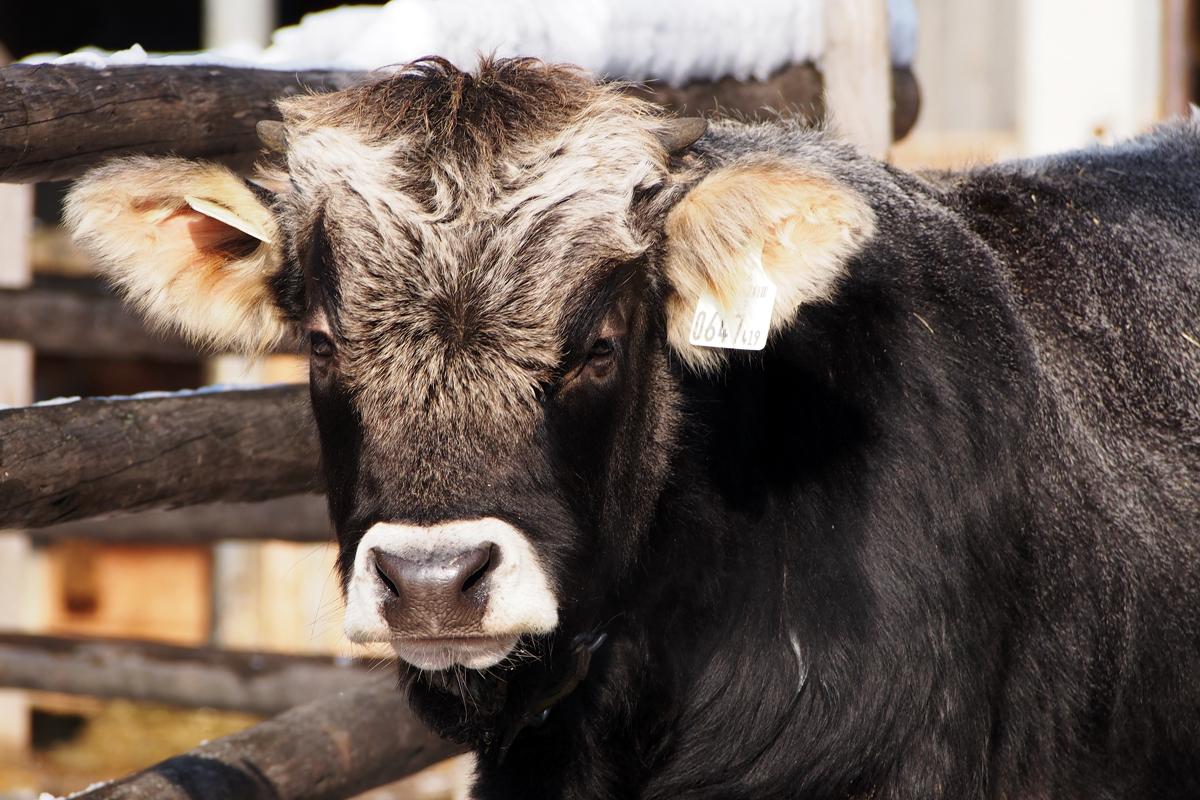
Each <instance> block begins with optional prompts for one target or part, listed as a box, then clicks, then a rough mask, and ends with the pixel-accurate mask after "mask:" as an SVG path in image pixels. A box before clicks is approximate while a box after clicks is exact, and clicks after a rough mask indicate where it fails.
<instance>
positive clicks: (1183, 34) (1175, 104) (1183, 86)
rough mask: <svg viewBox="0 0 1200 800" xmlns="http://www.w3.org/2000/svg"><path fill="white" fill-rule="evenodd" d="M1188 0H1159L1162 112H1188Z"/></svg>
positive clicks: (1190, 24)
mask: <svg viewBox="0 0 1200 800" xmlns="http://www.w3.org/2000/svg"><path fill="white" fill-rule="evenodd" d="M1191 32H1192V2H1191V0H1163V24H1162V38H1163V59H1162V60H1163V87H1162V95H1163V99H1162V105H1163V113H1164V114H1165V115H1167V116H1178V115H1182V114H1186V113H1188V106H1189V105H1190V104H1191V102H1192V60H1191V53H1190V52H1189V48H1190V45H1191Z"/></svg>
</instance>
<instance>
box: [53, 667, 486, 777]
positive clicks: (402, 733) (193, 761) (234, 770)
mask: <svg viewBox="0 0 1200 800" xmlns="http://www.w3.org/2000/svg"><path fill="white" fill-rule="evenodd" d="M394 680H395V679H394V678H393V677H391V676H387V677H381V678H380V680H379V685H378V688H374V687H373V688H363V689H356V690H353V691H350V692H345V693H343V694H340V695H338V696H336V697H331V698H325V699H322V700H318V701H316V702H314V703H311V704H309V705H306V706H300V707H298V708H294V709H292V710H291V711H287V712H284V713H283V714H280V715H279V716H277V717H274V718H272V719H270V720H267V721H266V722H264V723H262V724H260V725H255V726H254V727H252V728H247V729H246V730H244V731H241V732H239V733H235V734H233V735H231V736H225V737H223V738H221V739H217V740H216V741H213V742H210V743H208V744H205V745H201V746H200V747H197V748H196V749H194V750H190V751H188V752H187V753H184V754H182V755H179V756H175V757H174V758H169V759H167V760H166V761H163V762H161V763H159V764H156V765H154V766H152V767H149V768H148V769H145V770H142V771H141V772H137V773H134V774H133V775H130V776H129V777H126V778H122V779H121V780H118V781H113V782H112V783H108V784H105V785H103V786H101V787H98V788H96V789H92V790H91V791H88V792H82V793H80V794H77V795H73V797H74V798H76V800H301V799H303V800H344V798H349V797H353V796H354V795H356V794H359V793H361V792H364V791H366V790H368V789H372V788H375V787H377V786H382V785H383V784H385V783H390V782H392V781H395V780H399V779H400V778H403V777H406V776H408V775H412V774H414V773H416V772H418V771H420V770H421V769H424V768H425V767H428V766H430V765H432V764H436V763H437V762H439V761H444V760H445V759H447V758H449V757H451V756H454V755H456V754H458V753H461V752H462V751H463V748H462V747H461V746H458V745H454V744H451V743H449V742H446V741H443V740H441V739H438V738H437V737H435V736H434V735H433V734H432V733H429V731H427V730H426V729H425V727H424V726H423V725H421V723H420V722H418V721H416V720H415V719H414V718H413V717H412V715H411V713H410V712H409V710H408V703H407V701H406V700H405V699H404V697H403V696H402V695H401V694H400V693H398V692H396V691H395V690H394V689H393V688H392V683H393V682H394Z"/></svg>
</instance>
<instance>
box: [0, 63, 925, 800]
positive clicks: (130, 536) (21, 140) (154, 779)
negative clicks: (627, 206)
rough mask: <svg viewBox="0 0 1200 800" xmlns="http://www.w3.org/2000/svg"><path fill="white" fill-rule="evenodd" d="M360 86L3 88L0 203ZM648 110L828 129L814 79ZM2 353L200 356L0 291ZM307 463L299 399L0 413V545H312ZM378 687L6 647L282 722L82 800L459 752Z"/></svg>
mask: <svg viewBox="0 0 1200 800" xmlns="http://www.w3.org/2000/svg"><path fill="white" fill-rule="evenodd" d="M358 77H359V76H356V75H352V74H349V73H300V74H293V73H280V72H269V71H264V70H238V69H231V68H225V67H119V68H110V69H104V70H94V69H91V68H88V67H77V66H60V67H48V66H38V67H34V66H20V65H18V66H12V67H7V68H4V69H0V182H10V183H14V182H34V181H45V180H62V179H67V178H73V177H76V176H78V175H79V174H81V172H82V171H83V170H84V169H86V168H87V167H89V166H91V165H93V164H95V163H98V162H99V161H100V160H102V159H104V158H106V157H109V156H112V155H119V154H123V153H130V152H140V153H167V152H172V153H175V154H178V155H182V156H189V157H204V158H209V159H214V160H219V161H223V162H225V163H228V164H231V165H232V166H233V167H234V168H237V169H246V168H248V167H249V165H250V164H251V163H252V162H253V160H254V158H255V157H256V156H257V155H258V153H259V149H260V143H259V142H258V140H257V138H256V136H255V133H254V125H255V123H256V122H258V120H260V119H269V118H272V117H274V116H275V110H274V106H273V103H274V100H275V99H276V98H278V97H280V96H284V95H287V94H291V93H295V92H298V91H304V90H306V89H309V88H311V89H314V90H316V91H325V90H330V89H336V88H339V87H342V86H345V85H347V84H348V83H350V82H352V81H353V80H355V79H356V78H358ZM893 77H894V81H895V83H896V86H897V87H898V89H900V90H901V92H900V93H899V94H898V102H897V103H896V104H895V109H894V111H893V124H894V125H895V126H896V128H897V133H902V132H903V131H902V130H900V129H902V128H906V127H911V123H912V119H915V115H916V104H917V102H918V99H917V95H916V93H915V84H913V83H912V81H911V74H910V73H898V74H897V75H895V76H893ZM900 94H903V96H900ZM649 96H650V97H651V99H654V100H657V101H659V102H663V103H666V104H668V105H671V106H674V107H676V108H684V109H686V110H689V111H692V112H701V111H705V110H708V109H710V108H713V107H715V106H720V107H721V108H722V109H723V110H727V111H729V110H731V111H734V112H737V113H741V114H742V115H743V116H745V117H753V116H755V115H756V114H757V113H758V112H759V110H760V109H761V107H763V106H771V107H773V108H782V109H792V110H795V111H798V112H799V113H802V114H804V115H806V116H808V117H810V118H812V119H814V120H817V119H820V118H822V117H823V116H824V113H825V110H824V106H823V104H822V76H821V75H820V74H819V73H818V72H817V71H816V70H815V69H814V68H812V67H811V66H809V65H799V66H795V67H790V68H788V69H787V70H784V71H783V72H781V73H780V74H779V75H778V76H776V78H775V79H773V81H771V82H767V83H763V84H753V85H746V84H739V83H738V82H734V81H728V80H727V81H720V82H717V83H710V84H701V85H695V86H692V87H689V88H686V89H683V90H675V89H669V88H660V89H658V90H655V91H654V92H652V93H650V95H649ZM0 339H17V340H22V341H26V342H30V343H31V344H32V345H33V346H34V347H35V348H36V349H37V350H39V351H41V352H44V353H52V354H62V355H70V356H95V355H109V354H112V353H114V352H119V353H121V354H123V355H144V356H151V357H154V358H158V359H167V360H170V359H189V358H195V357H196V355H197V354H196V353H195V351H194V350H193V349H192V348H191V347H190V346H189V345H188V344H187V343H186V342H184V341H182V340H181V339H179V338H177V337H173V336H170V335H161V334H156V333H152V332H149V331H147V330H146V329H145V328H144V327H143V325H142V324H141V322H140V321H139V320H138V319H137V318H136V317H133V316H131V315H130V314H129V313H128V312H126V311H125V310H124V309H123V308H122V307H121V306H120V305H119V303H118V302H117V301H116V300H115V299H114V298H112V297H111V296H109V295H107V294H106V293H104V292H103V291H96V290H95V289H94V288H88V290H87V291H82V290H68V289H62V288H57V289H42V288H31V289H10V290H0ZM317 459H318V454H317V446H316V437H315V432H314V428H313V424H312V419H311V414H310V411H309V409H308V404H307V392H306V390H305V388H304V387H299V386H291V387H274V388H263V389H253V390H238V391H223V392H185V393H177V394H171V395H166V396H152V397H130V398H109V399H86V400H76V401H73V402H63V403H56V404H41V405H35V406H29V407H22V408H11V409H4V410H0V528H23V529H29V530H30V534H31V536H33V537H34V539H35V540H41V541H53V540H55V539H60V538H85V539H93V540H100V541H117V540H136V541H169V542H176V543H178V542H189V543H196V542H201V543H206V542H210V541H212V540H213V539H214V538H216V537H219V538H221V539H238V538H242V539H255V538H282V539H290V540H294V541H327V540H328V539H329V537H330V531H329V525H328V522H327V520H326V517H325V513H324V501H323V497H322V496H321V492H322V486H321V482H320V477H319V473H318V469H317V466H318V464H317ZM380 676H382V677H380ZM393 681H394V667H393V666H387V667H385V668H381V669H380V670H378V671H377V672H376V673H374V674H371V673H369V670H368V669H367V668H366V667H365V666H363V665H346V664H341V663H339V662H337V661H336V660H335V659H330V658H319V657H296V656H280V655H271V654H262V653H236V652H229V651H217V650H211V649H196V648H180V647H171V646H167V645H152V644H147V643H144V642H142V643H138V642H122V641H89V640H65V639H57V638H52V637H43V636H18V635H2V636H0V686H6V687H15V688H28V689H40V690H50V691H57V692H68V693H80V694H91V695H97V696H101V697H113V696H121V697H130V698H138V699H153V700H159V701H164V702H170V703H176V704H180V705H203V706H212V707H218V708H234V709H239V710H249V711H256V712H259V713H278V714H279V716H277V717H275V718H273V719H271V720H269V721H267V722H265V723H262V724H260V725H258V726H255V727H253V728H249V729H247V730H245V731H243V732H241V733H238V734H235V735H233V736H229V737H225V738H224V739H221V740H218V741H216V742H213V743H211V744H206V745H203V746H201V747H199V748H197V749H195V750H193V751H190V752H189V753H185V754H183V755H181V756H177V757H175V758H172V759H169V760H167V761H165V762H163V763H161V764H158V765H156V766H154V767H151V768H149V769H147V770H144V771H142V772H140V773H137V774H135V775H132V776H129V777H128V778H125V779H123V780H120V781H116V782H114V783H110V784H107V785H105V786H103V787H101V788H98V789H94V790H92V791H89V792H87V793H85V794H83V795H80V796H81V797H86V798H93V800H94V799H95V798H105V799H106V800H107V799H108V798H180V799H181V800H182V798H189V800H197V798H210V797H211V798H225V799H227V800H228V799H232V800H240V799H241V798H275V799H277V800H279V799H286V798H329V800H334V799H335V798H345V797H349V796H351V795H353V794H356V793H358V792H361V791H364V790H366V789H369V788H372V787H374V786H378V785H381V784H383V783H385V782H388V781H392V780H396V779H399V778H401V777H404V776H406V775H408V774H411V773H413V772H415V771H417V770H419V769H422V768H424V767H426V766H428V765H430V764H433V763H435V762H436V761H439V760H442V759H444V758H447V757H449V756H451V755H454V754H455V753H457V752H459V751H460V748H458V747H457V746H455V745H451V744H448V743H446V742H443V741H441V740H439V739H437V738H436V737H434V736H433V735H431V734H430V733H428V732H427V731H425V729H424V728H423V727H422V726H420V725H419V724H417V723H416V722H415V721H414V720H412V718H411V717H410V715H409V712H408V710H407V708H406V704H405V703H404V701H403V699H402V698H401V697H400V696H399V695H398V694H397V693H396V692H395V691H394V687H393V686H392V682H393ZM312 698H319V699H316V700H313V699H312Z"/></svg>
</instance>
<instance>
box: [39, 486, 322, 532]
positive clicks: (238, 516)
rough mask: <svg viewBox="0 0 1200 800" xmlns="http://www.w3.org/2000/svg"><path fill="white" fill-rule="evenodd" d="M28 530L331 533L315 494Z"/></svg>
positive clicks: (209, 504)
mask: <svg viewBox="0 0 1200 800" xmlns="http://www.w3.org/2000/svg"><path fill="white" fill-rule="evenodd" d="M29 535H30V537H31V538H32V539H33V541H34V542H35V543H38V544H44V543H48V542H52V541H56V540H60V539H87V540H89V541H97V542H126V543H141V544H210V543H212V542H215V541H219V540H221V539H282V540H283V541H286V542H328V541H331V540H332V539H333V536H334V534H333V528H332V527H331V526H330V523H329V513H328V510H327V508H326V506H325V497H324V496H323V495H315V494H298V495H294V496H292V497H281V498H279V499H277V500H264V501H262V502H259V503H205V504H203V505H198V506H188V507H186V508H178V509H175V510H173V511H162V510H157V511H147V512H145V513H142V514H126V515H122V516H115V517H105V518H101V519H80V520H75V521H74V522H66V523H63V524H61V525H50V526H49V527H45V528H36V529H34V530H32V531H30V532H29Z"/></svg>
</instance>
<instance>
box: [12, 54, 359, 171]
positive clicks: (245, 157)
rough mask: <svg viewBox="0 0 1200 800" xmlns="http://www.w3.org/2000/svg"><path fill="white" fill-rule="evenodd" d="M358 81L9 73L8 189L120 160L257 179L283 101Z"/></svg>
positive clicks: (167, 71)
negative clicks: (154, 160) (183, 162)
mask: <svg viewBox="0 0 1200 800" xmlns="http://www.w3.org/2000/svg"><path fill="white" fill-rule="evenodd" d="M360 77H362V73H351V72H319V71H310V72H291V71H275V70H265V69H239V68H234V67H218V66H150V65H130V66H118V67H107V68H104V69H93V68H91V67H86V66H79V65H57V66H56V65H29V64H15V65H13V66H10V67H4V68H3V69H0V182H5V183H32V182H36V181H51V180H66V179H70V178H77V177H79V176H80V175H81V174H83V172H84V171H85V170H86V169H87V168H88V167H90V166H93V165H95V164H97V163H99V162H100V161H102V160H104V159H106V158H109V157H111V156H116V155H127V154H130V153H146V154H150V155H166V154H168V153H175V154H177V155H180V156H185V157H189V158H208V159H214V160H220V161H225V162H227V163H229V164H230V165H231V166H233V167H235V168H237V169H242V170H245V169H248V168H249V167H250V166H251V164H252V163H253V161H254V159H255V158H256V157H257V156H258V154H259V153H260V152H261V151H262V143H261V142H260V141H259V139H258V137H257V135H256V134H255V131H254V126H255V123H257V122H258V121H259V120H261V119H278V118H279V114H278V112H277V111H276V110H275V105H274V103H275V100H276V99H277V98H279V97H283V96H287V95H293V94H296V93H298V92H306V91H310V90H311V91H316V92H324V91H331V90H334V89H340V88H344V87H346V86H349V85H350V84H352V83H354V82H355V81H356V80H358V79H359V78H360Z"/></svg>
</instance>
